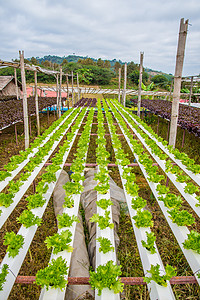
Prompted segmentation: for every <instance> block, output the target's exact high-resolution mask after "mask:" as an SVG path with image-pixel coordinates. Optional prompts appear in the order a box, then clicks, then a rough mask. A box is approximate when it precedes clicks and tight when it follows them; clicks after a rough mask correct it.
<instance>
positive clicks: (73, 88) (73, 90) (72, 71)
mask: <svg viewBox="0 0 200 300" xmlns="http://www.w3.org/2000/svg"><path fill="white" fill-rule="evenodd" d="M73 76H74V74H73V71H72V107H73V105H74V77H73Z"/></svg>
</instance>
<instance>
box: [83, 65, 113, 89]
mask: <svg viewBox="0 0 200 300" xmlns="http://www.w3.org/2000/svg"><path fill="white" fill-rule="evenodd" d="M88 69H89V70H90V71H91V73H92V77H93V78H92V81H91V83H93V84H102V85H105V84H109V83H110V81H111V78H112V77H113V76H114V73H113V72H112V71H111V70H110V69H106V68H100V67H98V66H88Z"/></svg>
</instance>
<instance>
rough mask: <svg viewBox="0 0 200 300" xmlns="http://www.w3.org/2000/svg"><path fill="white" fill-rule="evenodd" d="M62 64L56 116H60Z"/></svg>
mask: <svg viewBox="0 0 200 300" xmlns="http://www.w3.org/2000/svg"><path fill="white" fill-rule="evenodd" d="M61 89H62V66H60V84H59V99H58V117H59V118H60V117H61V99H62V92H61Z"/></svg>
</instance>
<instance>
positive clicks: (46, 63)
mask: <svg viewBox="0 0 200 300" xmlns="http://www.w3.org/2000/svg"><path fill="white" fill-rule="evenodd" d="M41 65H43V66H44V67H45V68H49V67H51V62H50V61H48V60H45V61H42V62H41Z"/></svg>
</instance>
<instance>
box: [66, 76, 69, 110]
mask: <svg viewBox="0 0 200 300" xmlns="http://www.w3.org/2000/svg"><path fill="white" fill-rule="evenodd" d="M66 80H67V108H68V109H69V79H68V74H66Z"/></svg>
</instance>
